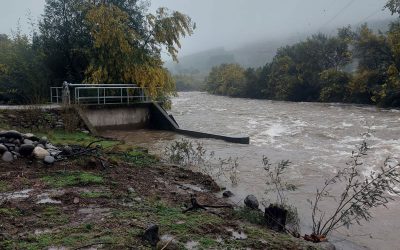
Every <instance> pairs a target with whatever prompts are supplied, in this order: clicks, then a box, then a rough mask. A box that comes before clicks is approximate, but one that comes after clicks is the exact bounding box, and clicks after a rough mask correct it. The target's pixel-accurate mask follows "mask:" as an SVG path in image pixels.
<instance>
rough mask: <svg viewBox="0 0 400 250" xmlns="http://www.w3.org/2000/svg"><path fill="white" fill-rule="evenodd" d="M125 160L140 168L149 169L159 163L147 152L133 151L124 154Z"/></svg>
mask: <svg viewBox="0 0 400 250" xmlns="http://www.w3.org/2000/svg"><path fill="white" fill-rule="evenodd" d="M123 160H125V161H127V162H129V163H132V164H134V165H135V166H138V167H147V166H150V165H152V164H154V163H156V162H157V159H156V158H155V157H154V156H152V155H150V154H149V153H147V152H144V151H141V150H132V151H128V152H127V153H125V154H124V157H123Z"/></svg>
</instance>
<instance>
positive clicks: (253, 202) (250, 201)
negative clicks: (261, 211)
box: [244, 194, 260, 209]
mask: <svg viewBox="0 0 400 250" xmlns="http://www.w3.org/2000/svg"><path fill="white" fill-rule="evenodd" d="M244 204H245V205H246V206H247V207H249V208H252V209H258V206H259V205H260V204H259V203H258V200H257V198H256V197H255V196H254V195H252V194H251V195H248V196H247V197H246V198H245V199H244Z"/></svg>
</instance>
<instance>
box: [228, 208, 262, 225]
mask: <svg viewBox="0 0 400 250" xmlns="http://www.w3.org/2000/svg"><path fill="white" fill-rule="evenodd" d="M235 215H236V217H237V218H238V219H240V220H245V221H248V222H250V223H252V224H257V225H264V224H265V219H264V213H263V212H262V211H260V210H254V209H250V208H247V207H240V208H238V209H237V210H235Z"/></svg>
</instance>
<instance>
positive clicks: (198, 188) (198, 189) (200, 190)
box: [178, 184, 207, 192]
mask: <svg viewBox="0 0 400 250" xmlns="http://www.w3.org/2000/svg"><path fill="white" fill-rule="evenodd" d="M178 187H179V188H181V189H183V190H188V189H191V190H194V191H197V192H206V191H207V190H206V189H204V188H201V187H199V186H196V185H192V184H179V185H178Z"/></svg>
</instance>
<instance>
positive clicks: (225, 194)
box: [222, 190, 233, 198]
mask: <svg viewBox="0 0 400 250" xmlns="http://www.w3.org/2000/svg"><path fill="white" fill-rule="evenodd" d="M222 196H223V197H225V198H229V197H232V196H233V193H232V192H231V191H229V190H227V191H225V192H223V193H222Z"/></svg>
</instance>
